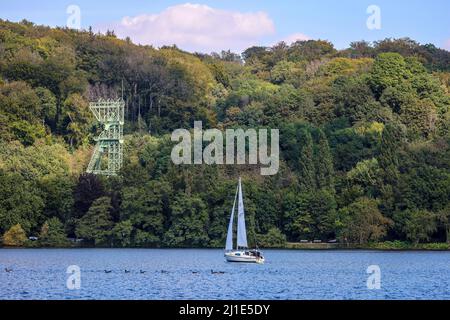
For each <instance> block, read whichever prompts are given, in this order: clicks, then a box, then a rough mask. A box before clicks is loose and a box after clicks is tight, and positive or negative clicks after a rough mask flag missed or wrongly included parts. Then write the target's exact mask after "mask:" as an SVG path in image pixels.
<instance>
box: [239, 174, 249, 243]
mask: <svg viewBox="0 0 450 320" xmlns="http://www.w3.org/2000/svg"><path fill="white" fill-rule="evenodd" d="M238 189H239V195H238V226H237V248H238V249H239V247H241V248H248V244H247V229H246V227H245V212H244V200H243V196H242V184H241V178H240V177H239V186H238Z"/></svg>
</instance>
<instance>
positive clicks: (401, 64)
mask: <svg viewBox="0 0 450 320" xmlns="http://www.w3.org/2000/svg"><path fill="white" fill-rule="evenodd" d="M411 76H412V74H411V72H410V71H409V70H408V68H407V65H406V62H405V59H404V58H403V57H402V56H401V55H400V54H398V53H393V52H388V53H380V54H379V55H378V56H377V57H376V58H375V62H374V64H373V67H372V71H371V73H370V78H369V83H370V85H371V87H372V90H373V91H374V93H375V95H376V96H377V97H380V96H381V94H382V93H383V90H384V89H386V88H388V87H396V86H398V85H400V84H402V83H403V81H405V80H407V79H409V78H411Z"/></svg>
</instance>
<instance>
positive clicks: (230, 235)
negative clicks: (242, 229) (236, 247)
mask: <svg viewBox="0 0 450 320" xmlns="http://www.w3.org/2000/svg"><path fill="white" fill-rule="evenodd" d="M237 195H238V188H236V195H235V196H234V202H233V209H232V210H231V217H230V223H229V224H228V234H227V243H226V245H225V250H227V251H231V250H233V222H234V209H235V207H236V197H237Z"/></svg>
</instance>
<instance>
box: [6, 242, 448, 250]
mask: <svg viewBox="0 0 450 320" xmlns="http://www.w3.org/2000/svg"><path fill="white" fill-rule="evenodd" d="M0 249H36V250H38V249H69V250H70V249H111V250H114V249H158V250H167V249H168V250H171V249H173V250H179V249H186V250H190V249H197V250H198V249H200V250H210V249H215V250H219V249H222V250H223V248H222V247H202V248H195V247H192V248H187V247H92V246H67V247H49V246H47V247H45V246H22V247H11V246H0ZM261 250H304V251H363V250H370V251H450V244H448V243H423V244H418V245H414V244H408V243H403V242H395V241H394V242H380V243H371V244H365V245H360V244H342V243H296V242H288V243H286V245H285V246H283V247H267V248H261Z"/></svg>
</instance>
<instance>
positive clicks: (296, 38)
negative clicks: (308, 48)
mask: <svg viewBox="0 0 450 320" xmlns="http://www.w3.org/2000/svg"><path fill="white" fill-rule="evenodd" d="M305 40H311V38H310V37H308V36H307V35H305V34H303V33H293V34H291V35H288V36H287V37H285V38H283V39H281V41H284V42H286V43H287V44H291V43H294V42H296V41H305Z"/></svg>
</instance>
